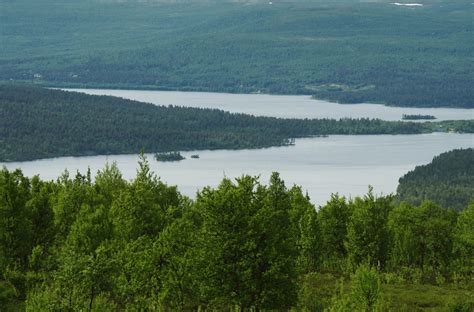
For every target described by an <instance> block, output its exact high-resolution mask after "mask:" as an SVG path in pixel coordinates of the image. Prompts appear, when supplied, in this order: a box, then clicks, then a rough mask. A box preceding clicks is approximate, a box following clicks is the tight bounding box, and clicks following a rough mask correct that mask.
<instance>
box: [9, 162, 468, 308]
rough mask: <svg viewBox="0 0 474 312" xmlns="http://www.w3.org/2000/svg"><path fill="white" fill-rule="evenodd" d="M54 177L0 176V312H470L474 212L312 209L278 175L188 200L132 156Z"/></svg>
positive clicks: (342, 202) (376, 200)
mask: <svg viewBox="0 0 474 312" xmlns="http://www.w3.org/2000/svg"><path fill="white" fill-rule="evenodd" d="M94 181H95V182H92V176H91V173H90V172H88V173H86V174H85V175H81V174H79V173H77V174H76V175H75V176H70V175H69V174H68V173H65V174H64V175H62V176H61V177H60V178H59V179H58V180H57V181H41V180H40V179H39V178H38V177H33V178H27V177H25V176H23V174H22V173H21V171H20V170H17V171H13V172H12V171H8V170H6V169H2V170H0V308H1V310H2V311H10V310H11V311H24V310H25V309H26V311H98V312H99V311H100V312H103V311H203V310H206V311H216V310H218V311H269V310H271V311H275V310H279V311H282V310H287V309H289V308H295V309H297V310H298V311H300V310H301V311H322V310H323V309H328V310H327V311H418V310H420V309H423V308H425V307H429V308H430V311H472V309H473V308H474V297H473V294H474V284H473V278H474V276H473V272H474V270H473V267H474V263H473V260H474V204H471V205H470V206H469V207H466V208H465V209H464V210H463V211H462V212H459V213H458V212H455V211H454V210H450V209H446V208H442V207H440V206H438V205H436V204H434V203H432V202H423V203H422V204H421V205H419V206H410V205H408V204H401V205H396V204H394V202H393V198H392V197H390V196H388V197H377V196H375V195H374V194H373V193H372V192H371V190H369V193H368V194H367V195H366V196H364V197H356V198H354V199H351V200H347V199H345V198H341V197H338V196H337V195H334V196H333V197H332V198H331V200H330V201H329V202H328V203H327V204H326V205H324V206H322V207H320V209H319V210H316V209H315V207H314V206H313V205H312V204H311V202H310V199H309V198H308V197H307V196H305V195H304V194H303V192H302V189H301V188H300V187H297V186H293V187H291V188H288V187H286V186H285V184H284V182H283V181H282V180H281V179H280V177H279V175H278V174H277V173H274V174H273V175H272V177H271V178H270V181H269V183H268V185H265V184H263V183H261V182H260V181H258V178H255V177H250V176H242V177H241V178H239V179H237V180H236V181H231V180H229V179H224V180H223V181H222V182H221V184H220V185H219V186H218V187H217V188H215V189H213V188H205V189H203V190H201V191H200V192H198V194H197V197H196V200H195V201H191V200H189V199H188V198H186V197H184V196H182V195H180V193H179V191H178V190H177V189H176V187H172V186H168V185H166V184H164V183H163V182H161V181H160V180H159V179H157V178H156V176H155V175H154V174H153V173H152V172H150V167H149V165H148V162H147V160H146V159H145V158H143V156H142V158H141V160H140V162H139V169H138V171H137V175H136V178H135V179H134V180H132V181H126V180H124V179H123V178H122V176H121V173H120V172H119V171H118V169H117V168H116V166H115V165H110V166H107V167H105V168H104V169H103V170H101V171H100V172H98V173H97V175H96V176H95V179H94Z"/></svg>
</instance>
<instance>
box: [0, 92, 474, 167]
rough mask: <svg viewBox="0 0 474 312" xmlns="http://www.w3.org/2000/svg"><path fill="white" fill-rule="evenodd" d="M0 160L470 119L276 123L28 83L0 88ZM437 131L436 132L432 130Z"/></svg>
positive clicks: (434, 126)
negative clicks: (420, 121)
mask: <svg viewBox="0 0 474 312" xmlns="http://www.w3.org/2000/svg"><path fill="white" fill-rule="evenodd" d="M0 110H1V112H2V114H0V140H1V143H2V147H1V148H0V161H22V160H31V159H38V158H48V157H59V156H85V155H99V154H102V155H108V154H127V153H129V154H131V153H138V152H139V151H140V150H141V149H142V148H144V149H145V150H147V151H150V152H168V151H183V150H196V149H245V148H262V147H269V146H280V145H288V144H291V142H292V141H291V139H293V138H298V137H306V136H311V135H328V134H416V133H425V132H432V131H439V130H440V129H441V130H443V129H442V127H444V128H449V129H455V130H456V131H466V132H473V131H474V121H472V120H470V121H469V120H468V121H456V122H442V123H415V122H401V121H400V122H389V121H382V120H378V119H368V118H362V119H350V118H346V119H340V120H335V119H311V120H310V119H304V120H301V119H280V118H270V117H254V116H251V115H244V114H231V113H228V112H224V111H220V110H215V109H199V108H186V107H176V106H156V105H152V104H146V103H140V102H136V101H131V100H125V99H120V98H115V97H110V96H93V95H86V94H80V93H75V92H66V91H60V90H50V89H44V88H40V87H35V86H29V85H15V84H0ZM440 127H441V128H440Z"/></svg>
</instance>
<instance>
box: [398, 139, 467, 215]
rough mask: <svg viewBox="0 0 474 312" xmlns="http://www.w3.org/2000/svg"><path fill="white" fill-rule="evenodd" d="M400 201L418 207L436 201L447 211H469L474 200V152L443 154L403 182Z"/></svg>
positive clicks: (406, 177) (400, 182)
mask: <svg viewBox="0 0 474 312" xmlns="http://www.w3.org/2000/svg"><path fill="white" fill-rule="evenodd" d="M397 197H398V199H399V200H401V201H407V202H410V203H413V204H415V205H418V204H420V203H421V202H422V201H423V200H432V201H434V202H435V203H437V204H439V205H441V206H443V207H452V208H455V209H456V210H462V209H464V208H466V207H467V206H468V204H469V202H470V201H472V200H474V149H472V148H469V149H459V150H453V151H450V152H446V153H443V154H440V155H439V156H436V157H435V158H433V161H432V162H431V163H429V164H427V165H423V166H417V167H416V168H415V170H413V171H410V172H408V173H407V174H406V175H404V176H403V177H402V178H400V181H399V185H398V188H397Z"/></svg>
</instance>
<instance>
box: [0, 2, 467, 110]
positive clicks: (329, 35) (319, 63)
mask: <svg viewBox="0 0 474 312" xmlns="http://www.w3.org/2000/svg"><path fill="white" fill-rule="evenodd" d="M167 2H177V3H174V4H170V3H167ZM180 2H181V3H180ZM183 2H184V3H183ZM225 2H236V3H225ZM238 2H244V3H238ZM247 2H257V3H256V4H253V5H252V4H249V3H247ZM390 2H391V1H388V0H387V1H366V2H364V1H354V0H347V1H344V0H341V1H303V0H301V1H278V0H275V1H273V4H272V5H269V3H268V1H215V0H213V1H205V0H202V1H187V0H186V1H184V0H183V1H166V0H157V1H153V0H150V1H134V0H133V1H132V0H130V1H117V0H77V1H62V0H42V1H36V0H16V1H1V2H0V23H1V25H0V41H1V43H2V44H1V45H0V80H22V81H34V82H35V83H38V84H43V85H48V86H76V87H78V86H82V87H83V86H87V87H107V88H150V89H166V90H202V91H225V92H237V93H239V92H240V93H242V92H246V93H249V92H265V93H280V94H282V93H285V94H314V95H315V96H316V97H317V98H321V99H329V100H332V101H339V102H345V103H355V102H377V103H385V104H389V105H399V106H424V107H427V106H433V107H434V106H446V107H471V108H472V107H473V105H474V103H473V100H472V99H473V98H474V94H473V88H472V85H473V84H474V81H473V75H472V72H473V71H474V69H473V64H474V62H473V61H474V59H473V53H472V51H473V47H472V37H473V36H474V33H473V31H474V30H473V27H472V5H471V2H469V1H459V0H458V1H453V0H447V1H422V2H423V3H424V6H422V7H404V6H395V5H393V4H391V3H390ZM164 3H165V4H164ZM166 3H167V4H166Z"/></svg>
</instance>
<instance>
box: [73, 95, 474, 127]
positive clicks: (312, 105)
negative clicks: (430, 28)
mask: <svg viewBox="0 0 474 312" xmlns="http://www.w3.org/2000/svg"><path fill="white" fill-rule="evenodd" d="M65 90H71V91H78V92H83V93H88V94H96V95H113V96H118V97H122V98H126V99H132V100H137V101H141V102H147V103H153V104H157V105H177V106H188V107H206V108H217V109H222V110H225V111H229V112H234V113H245V114H252V115H256V116H272V117H281V118H337V119H338V118H343V117H353V118H361V117H369V118H380V119H384V120H401V118H402V115H403V114H410V115H412V114H422V115H433V116H435V117H436V118H437V120H458V119H474V109H458V108H408V107H406V108H404V107H388V106H384V105H379V104H337V103H330V102H326V101H320V100H314V99H311V97H310V96H295V95H267V94H228V93H206V92H174V91H136V90H99V89H65Z"/></svg>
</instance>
